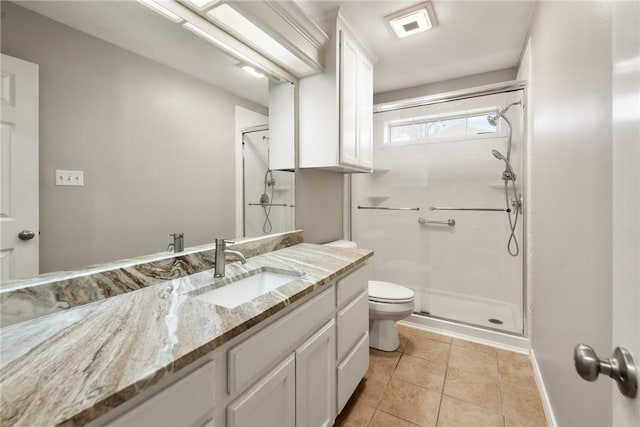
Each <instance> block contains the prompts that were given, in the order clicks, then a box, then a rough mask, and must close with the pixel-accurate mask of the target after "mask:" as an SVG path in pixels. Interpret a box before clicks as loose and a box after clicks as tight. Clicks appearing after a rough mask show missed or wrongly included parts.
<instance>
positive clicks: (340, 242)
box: [324, 240, 358, 249]
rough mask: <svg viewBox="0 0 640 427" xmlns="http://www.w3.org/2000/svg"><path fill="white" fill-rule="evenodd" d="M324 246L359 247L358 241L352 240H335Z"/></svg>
mask: <svg viewBox="0 0 640 427" xmlns="http://www.w3.org/2000/svg"><path fill="white" fill-rule="evenodd" d="M324 246H333V247H334V248H346V249H355V248H357V247H358V244H357V243H356V242H352V241H351V240H334V241H333V242H329V243H325V244H324Z"/></svg>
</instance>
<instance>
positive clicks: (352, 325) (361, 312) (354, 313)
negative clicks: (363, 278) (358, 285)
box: [338, 291, 369, 361]
mask: <svg viewBox="0 0 640 427" xmlns="http://www.w3.org/2000/svg"><path fill="white" fill-rule="evenodd" d="M368 328H369V295H368V293H367V291H362V292H361V293H360V295H358V296H357V297H355V298H354V299H353V301H351V302H350V303H349V304H347V306H346V307H345V308H343V309H342V310H340V311H339V312H338V361H340V360H342V358H343V357H344V356H346V354H347V352H348V351H349V350H351V349H352V348H353V346H354V345H355V344H356V343H357V341H358V340H359V339H360V338H361V337H362V334H364V333H365V332H366V331H367V329H368Z"/></svg>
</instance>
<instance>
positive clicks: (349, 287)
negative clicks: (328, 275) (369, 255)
mask: <svg viewBox="0 0 640 427" xmlns="http://www.w3.org/2000/svg"><path fill="white" fill-rule="evenodd" d="M368 283H369V264H365V265H363V266H362V267H360V268H358V269H357V270H355V271H354V272H353V273H349V274H348V275H347V276H345V277H344V278H342V279H339V280H338V282H337V284H336V288H337V293H338V307H340V306H342V305H343V304H344V303H346V302H347V301H350V300H351V299H352V298H353V297H355V296H356V295H357V294H359V293H360V292H362V291H363V290H368Z"/></svg>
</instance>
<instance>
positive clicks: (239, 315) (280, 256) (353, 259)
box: [0, 243, 373, 426]
mask: <svg viewBox="0 0 640 427" xmlns="http://www.w3.org/2000/svg"><path fill="white" fill-rule="evenodd" d="M372 255H373V252H372V251H370V250H366V249H340V248H332V247H326V246H320V245H314V244H308V243H302V244H298V245H295V246H291V247H288V248H285V249H281V250H278V251H275V252H270V253H267V254H263V255H259V256H256V257H253V258H250V259H249V260H248V261H247V263H246V264H245V265H241V264H240V263H232V264H228V265H227V267H226V272H227V277H225V278H223V279H214V277H213V270H206V271H203V272H200V273H196V274H192V275H189V276H185V277H181V278H178V279H174V280H170V281H167V282H163V283H159V284H156V285H153V286H149V287H147V288H143V289H139V290H136V291H133V292H129V293H126V294H123V295H118V296H114V297H111V298H108V299H105V300H101V301H97V302H95V303H90V304H85V305H81V306H78V307H76V308H72V309H69V310H65V311H61V312H58V313H54V314H51V315H48V316H44V317H40V318H36V319H33V320H29V321H25V322H21V323H17V324H14V325H11V326H7V327H4V328H2V329H0V382H1V383H2V394H1V396H0V424H1V425H3V426H4V425H7V426H8V425H24V426H32V425H54V424H66V425H83V424H86V423H88V422H89V421H91V420H93V419H95V418H97V417H98V416H100V415H102V414H104V413H106V412H107V411H109V410H110V409H112V408H114V407H116V406H118V405H119V404H121V403H123V402H125V401H126V400H128V399H130V398H132V397H133V396H135V395H137V394H138V393H140V392H141V391H142V390H144V389H145V388H147V387H149V386H150V385H152V384H155V383H157V382H158V381H159V380H160V379H161V378H163V377H165V376H166V375H168V374H170V373H172V372H175V371H177V370H179V369H180V368H182V367H184V366H186V365H188V364H189V363H191V362H193V361H195V360H197V359H199V358H200V357H202V356H204V355H205V354H207V353H209V352H211V351H212V350H214V349H215V348H217V347H219V346H220V345H222V344H223V343H225V342H227V341H229V340H231V339H232V338H234V337H236V336H238V335H240V334H241V333H242V332H244V331H246V330H247V329H249V328H251V327H252V326H255V325H256V324H258V323H260V322H261V321H263V320H265V319H267V318H269V317H270V316H272V315H273V314H275V313H277V312H278V311H280V310H282V309H283V308H285V307H286V306H288V305H289V304H291V303H293V302H295V301H297V300H298V299H300V298H302V297H303V296H305V295H307V294H309V293H311V292H313V291H314V290H316V289H319V288H320V287H322V286H323V285H326V284H328V283H330V282H331V281H332V280H333V279H335V278H336V277H338V276H340V275H342V274H343V273H345V272H347V271H348V270H349V269H351V268H352V267H354V266H356V265H359V264H361V263H363V262H364V261H365V260H366V259H367V258H369V257H371V256H372ZM263 266H269V267H274V268H282V269H286V270H294V271H296V272H299V273H301V274H303V276H301V277H299V278H295V279H294V280H293V281H291V282H289V283H287V284H285V285H283V286H281V287H280V288H278V289H277V290H274V291H272V292H269V293H268V294H265V295H263V296H260V297H258V298H255V299H253V300H252V301H250V302H247V303H245V304H242V305H240V306H238V307H236V308H233V309H229V308H225V307H222V306H218V305H214V304H211V303H208V302H205V301H201V300H199V299H197V298H194V297H193V296H192V295H190V294H194V293H198V292H197V291H198V290H199V289H201V288H203V287H211V288H216V287H219V286H223V285H225V284H228V283H230V282H231V281H233V280H236V279H238V278H241V277H243V276H247V275H248V272H250V271H252V270H255V269H259V268H261V267H263Z"/></svg>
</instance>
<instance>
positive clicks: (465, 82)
mask: <svg viewBox="0 0 640 427" xmlns="http://www.w3.org/2000/svg"><path fill="white" fill-rule="evenodd" d="M516 73H517V68H515V67H514V68H505V69H503V70H496V71H489V72H487V73H481V74H473V75H471V76H466V77H460V78H457V79H451V80H443V81H440V82H434V83H429V84H425V85H420V86H413V87H408V88H404V89H397V90H392V91H389V92H380V93H376V94H375V95H374V97H373V102H374V104H380V103H383V102H390V101H397V100H400V99H407V98H417V97H419V96H427V95H435V94H438V93H444V92H451V91H454V90H458V89H465V88H470V87H475V86H482V85H488V84H491V83H500V82H505V81H509V80H514V79H515V78H516Z"/></svg>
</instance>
